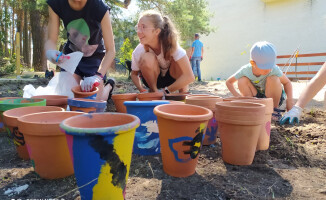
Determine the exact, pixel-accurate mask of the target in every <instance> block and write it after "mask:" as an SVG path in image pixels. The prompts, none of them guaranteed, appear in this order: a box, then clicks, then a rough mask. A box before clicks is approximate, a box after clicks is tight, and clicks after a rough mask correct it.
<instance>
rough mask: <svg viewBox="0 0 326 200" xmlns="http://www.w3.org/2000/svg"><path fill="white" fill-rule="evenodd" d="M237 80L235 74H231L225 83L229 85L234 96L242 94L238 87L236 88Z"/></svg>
mask: <svg viewBox="0 0 326 200" xmlns="http://www.w3.org/2000/svg"><path fill="white" fill-rule="evenodd" d="M236 81H237V79H236V78H235V77H234V76H230V77H229V78H228V79H227V80H226V82H225V84H226V87H228V89H229V90H230V92H231V93H232V94H233V96H236V97H240V96H241V94H239V93H238V92H237V91H236V89H235V88H234V85H233V84H234V83H235V82H236Z"/></svg>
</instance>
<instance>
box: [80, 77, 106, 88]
mask: <svg viewBox="0 0 326 200" xmlns="http://www.w3.org/2000/svg"><path fill="white" fill-rule="evenodd" d="M101 81H102V78H101V77H99V76H98V75H94V76H90V77H84V80H82V82H81V85H80V86H81V89H82V91H83V92H90V91H92V89H93V87H97V86H99V85H100V82H101Z"/></svg>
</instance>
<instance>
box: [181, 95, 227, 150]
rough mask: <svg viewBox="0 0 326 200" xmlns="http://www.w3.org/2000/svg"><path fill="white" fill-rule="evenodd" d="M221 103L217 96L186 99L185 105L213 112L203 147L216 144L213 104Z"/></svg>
mask: <svg viewBox="0 0 326 200" xmlns="http://www.w3.org/2000/svg"><path fill="white" fill-rule="evenodd" d="M222 101H223V99H222V98H221V97H218V96H191V97H189V98H187V99H186V104H192V105H197V106H202V107H205V108H208V109H210V110H211V111H212V112H213V117H212V118H211V119H210V120H209V121H208V126H207V130H206V134H205V136H204V141H203V145H211V144H214V143H215V142H216V138H217V136H218V125H217V121H216V119H215V104H216V103H217V102H222Z"/></svg>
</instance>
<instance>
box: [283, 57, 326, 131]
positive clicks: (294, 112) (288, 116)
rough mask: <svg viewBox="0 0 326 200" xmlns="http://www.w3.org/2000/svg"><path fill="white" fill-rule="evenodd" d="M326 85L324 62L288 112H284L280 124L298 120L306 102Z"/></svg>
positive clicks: (325, 64) (325, 65)
mask: <svg viewBox="0 0 326 200" xmlns="http://www.w3.org/2000/svg"><path fill="white" fill-rule="evenodd" d="M325 85H326V62H325V63H324V64H323V66H322V68H321V69H320V70H319V72H318V73H317V74H316V76H315V77H314V78H312V79H311V81H310V82H309V83H308V85H307V87H306V88H305V89H304V90H303V91H302V93H301V94H300V97H299V99H298V101H297V103H296V104H295V105H294V106H293V108H292V109H291V110H289V112H287V113H285V114H284V116H283V117H282V119H281V120H280V124H281V125H282V124H286V123H289V124H294V122H297V123H298V124H299V122H300V116H301V112H302V109H303V108H304V107H305V106H306V105H307V103H308V102H309V101H310V100H311V99H312V98H313V97H314V96H315V95H316V94H317V93H318V92H319V90H321V89H322V88H323V87H324V86H325Z"/></svg>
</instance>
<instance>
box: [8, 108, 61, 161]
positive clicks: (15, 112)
mask: <svg viewBox="0 0 326 200" xmlns="http://www.w3.org/2000/svg"><path fill="white" fill-rule="evenodd" d="M49 111H64V109H63V108H60V107H55V106H32V107H22V108H14V109H11V110H7V111H5V112H4V113H3V120H4V123H5V124H6V126H7V127H8V129H9V131H10V135H11V136H12V137H13V141H14V144H15V146H16V150H17V153H18V156H19V157H20V158H22V159H24V160H29V155H28V151H27V146H26V145H25V139H24V134H23V133H21V132H20V131H19V130H18V120H17V119H18V118H19V117H21V116H24V115H28V114H32V113H39V112H49Z"/></svg>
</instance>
